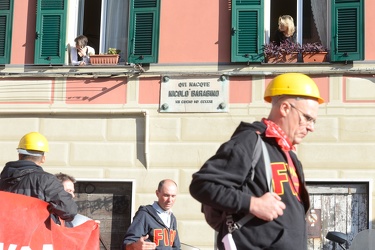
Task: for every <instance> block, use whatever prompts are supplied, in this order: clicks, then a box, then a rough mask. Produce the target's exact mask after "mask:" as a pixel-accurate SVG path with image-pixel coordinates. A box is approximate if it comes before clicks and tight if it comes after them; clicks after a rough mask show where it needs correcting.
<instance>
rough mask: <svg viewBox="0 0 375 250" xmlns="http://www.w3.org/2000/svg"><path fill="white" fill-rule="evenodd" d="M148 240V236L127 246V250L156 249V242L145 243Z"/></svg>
mask: <svg viewBox="0 0 375 250" xmlns="http://www.w3.org/2000/svg"><path fill="white" fill-rule="evenodd" d="M147 239H148V234H147V235H146V236H142V237H141V238H139V240H138V241H136V242H134V243H131V244H127V245H126V249H125V250H143V249H156V244H155V243H154V242H149V241H145V240H147Z"/></svg>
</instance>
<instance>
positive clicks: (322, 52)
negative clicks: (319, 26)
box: [301, 43, 328, 63]
mask: <svg viewBox="0 0 375 250" xmlns="http://www.w3.org/2000/svg"><path fill="white" fill-rule="evenodd" d="M301 52H302V59H303V62H305V63H306V62H308V63H310V62H325V60H326V58H327V54H328V50H327V48H326V47H325V46H323V45H322V44H320V43H305V44H302V48H301Z"/></svg>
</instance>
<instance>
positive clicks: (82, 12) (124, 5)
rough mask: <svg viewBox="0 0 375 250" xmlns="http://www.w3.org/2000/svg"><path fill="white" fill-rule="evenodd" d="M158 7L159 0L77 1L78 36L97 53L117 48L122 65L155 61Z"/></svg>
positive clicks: (157, 38) (157, 35) (157, 40)
mask: <svg viewBox="0 0 375 250" xmlns="http://www.w3.org/2000/svg"><path fill="white" fill-rule="evenodd" d="M159 6H160V0H121V1H119V0H89V1H88V0H86V1H85V0H80V2H79V13H78V15H79V19H78V33H79V34H83V35H85V36H87V38H88V40H89V45H90V46H92V47H93V48H94V49H95V52H96V53H97V54H99V53H106V52H107V51H108V48H117V49H119V50H121V53H120V56H121V57H120V58H121V59H120V60H121V61H122V62H125V61H126V62H129V63H131V62H133V63H151V62H157V58H158V56H157V55H158V47H159V46H158V42H159V12H160V11H159V8H160V7H159ZM129 9H130V12H129ZM82 17H83V18H82ZM77 35H78V34H77Z"/></svg>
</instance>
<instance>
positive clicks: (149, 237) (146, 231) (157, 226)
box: [123, 179, 181, 250]
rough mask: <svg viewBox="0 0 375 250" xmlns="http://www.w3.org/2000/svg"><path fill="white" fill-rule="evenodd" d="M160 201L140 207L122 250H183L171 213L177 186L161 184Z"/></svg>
mask: <svg viewBox="0 0 375 250" xmlns="http://www.w3.org/2000/svg"><path fill="white" fill-rule="evenodd" d="M156 196H157V197H158V201H155V202H154V203H153V204H152V205H147V206H140V207H139V209H138V211H137V213H136V214H135V216H134V218H133V222H132V224H131V225H130V227H129V228H128V231H127V232H126V234H125V237H124V242H123V249H124V250H138V249H158V250H167V249H180V248H181V246H180V239H179V237H178V232H177V220H176V217H175V216H174V215H173V213H172V210H171V209H172V207H173V205H174V203H175V201H176V196H177V184H176V183H175V182H174V181H173V180H169V179H166V180H162V181H161V182H160V183H159V186H158V189H157V190H156Z"/></svg>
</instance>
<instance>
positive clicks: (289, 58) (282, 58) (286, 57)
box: [266, 53, 298, 63]
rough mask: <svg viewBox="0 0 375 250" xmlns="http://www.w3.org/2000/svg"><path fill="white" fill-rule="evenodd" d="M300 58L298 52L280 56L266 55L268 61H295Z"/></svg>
mask: <svg viewBox="0 0 375 250" xmlns="http://www.w3.org/2000/svg"><path fill="white" fill-rule="evenodd" d="M297 59H298V53H291V54H285V55H283V56H280V57H277V58H276V57H268V56H266V62H267V63H295V62H297Z"/></svg>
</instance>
